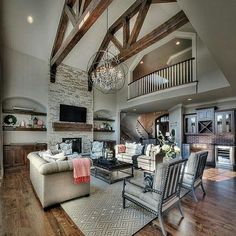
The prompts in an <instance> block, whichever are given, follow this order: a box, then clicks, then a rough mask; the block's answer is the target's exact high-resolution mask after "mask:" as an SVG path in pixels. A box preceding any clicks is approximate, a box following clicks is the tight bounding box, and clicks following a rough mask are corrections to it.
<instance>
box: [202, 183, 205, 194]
mask: <svg viewBox="0 0 236 236" xmlns="http://www.w3.org/2000/svg"><path fill="white" fill-rule="evenodd" d="M201 187H202V191H203V194H204V195H206V191H205V189H204V186H203V183H202V182H201Z"/></svg>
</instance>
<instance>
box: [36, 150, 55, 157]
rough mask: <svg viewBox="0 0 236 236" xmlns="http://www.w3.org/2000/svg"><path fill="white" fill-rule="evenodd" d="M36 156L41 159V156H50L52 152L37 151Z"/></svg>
mask: <svg viewBox="0 0 236 236" xmlns="http://www.w3.org/2000/svg"><path fill="white" fill-rule="evenodd" d="M38 154H39V156H40V157H43V155H45V154H48V155H52V152H51V150H50V149H48V150H46V151H39V152H38Z"/></svg>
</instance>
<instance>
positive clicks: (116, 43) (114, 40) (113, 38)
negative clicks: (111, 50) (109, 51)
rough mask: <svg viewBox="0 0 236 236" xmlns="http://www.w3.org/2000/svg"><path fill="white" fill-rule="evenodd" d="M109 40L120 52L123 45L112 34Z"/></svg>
mask: <svg viewBox="0 0 236 236" xmlns="http://www.w3.org/2000/svg"><path fill="white" fill-rule="evenodd" d="M111 41H112V43H113V44H114V45H115V46H116V47H117V49H118V50H119V51H120V52H121V51H122V50H123V46H122V45H121V43H120V42H119V41H118V39H117V38H116V37H115V36H114V35H112V36H111Z"/></svg>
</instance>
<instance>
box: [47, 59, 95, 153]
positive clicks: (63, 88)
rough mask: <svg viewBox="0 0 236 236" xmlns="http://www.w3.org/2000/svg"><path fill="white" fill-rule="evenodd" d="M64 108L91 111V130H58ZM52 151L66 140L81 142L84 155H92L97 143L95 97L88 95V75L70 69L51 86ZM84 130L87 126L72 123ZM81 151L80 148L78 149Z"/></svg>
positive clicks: (63, 70)
mask: <svg viewBox="0 0 236 236" xmlns="http://www.w3.org/2000/svg"><path fill="white" fill-rule="evenodd" d="M60 104H65V105H72V106H81V107H86V108H87V122H86V124H84V125H85V126H89V127H91V128H90V129H85V128H81V129H73V130H72V129H70V128H68V129H67V128H65V127H64V128H63V129H55V127H54V126H55V123H57V124H58V123H60V122H59V112H60ZM47 124H48V125H47V128H48V132H47V136H48V147H53V146H55V145H56V144H57V143H60V142H62V141H63V139H64V140H65V139H72V140H73V139H80V140H81V141H80V145H81V146H80V148H81V150H80V151H81V152H90V149H91V142H92V141H93V132H92V124H93V94H92V92H89V91H88V78H87V74H86V73H85V72H83V71H79V70H78V69H75V68H72V67H70V66H67V65H63V64H62V65H60V66H58V68H57V74H56V81H55V83H49V89H48V119H47ZM71 124H74V125H77V124H78V126H80V124H83V123H71ZM77 148H79V147H77Z"/></svg>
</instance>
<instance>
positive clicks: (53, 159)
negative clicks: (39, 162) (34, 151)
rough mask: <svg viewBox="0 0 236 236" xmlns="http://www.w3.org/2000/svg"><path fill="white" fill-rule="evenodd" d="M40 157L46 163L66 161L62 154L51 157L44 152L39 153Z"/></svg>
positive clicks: (48, 153)
mask: <svg viewBox="0 0 236 236" xmlns="http://www.w3.org/2000/svg"><path fill="white" fill-rule="evenodd" d="M40 156H41V157H42V158H43V159H44V160H45V161H47V162H56V161H63V160H65V159H66V156H65V155H64V153H63V152H61V153H59V154H56V155H52V154H51V153H50V152H48V151H46V152H41V155H40Z"/></svg>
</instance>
